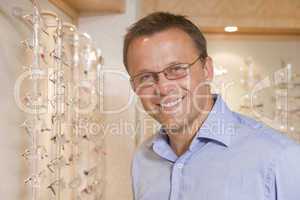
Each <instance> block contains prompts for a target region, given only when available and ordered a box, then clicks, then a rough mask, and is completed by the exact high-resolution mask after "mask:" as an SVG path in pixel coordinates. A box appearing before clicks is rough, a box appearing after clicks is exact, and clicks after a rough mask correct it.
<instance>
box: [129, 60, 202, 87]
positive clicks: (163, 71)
mask: <svg viewBox="0 0 300 200" xmlns="http://www.w3.org/2000/svg"><path fill="white" fill-rule="evenodd" d="M206 58H207V57H203V55H202V54H200V55H199V56H198V57H197V58H196V59H195V60H194V61H193V62H191V63H179V64H181V65H185V67H182V68H183V69H185V70H189V69H190V68H191V67H192V66H193V65H195V64H196V63H197V62H198V61H199V60H200V61H203V60H205V59H206ZM176 65H178V64H174V65H170V66H168V67H166V68H164V69H163V70H161V71H158V72H142V73H138V74H136V75H134V76H132V77H130V83H131V86H132V87H133V88H134V89H135V88H137V87H135V86H134V78H136V77H138V76H140V75H142V74H147V73H151V74H155V82H154V83H153V84H151V85H149V86H148V87H151V86H153V85H154V84H156V83H157V82H158V81H159V78H158V75H159V74H160V73H163V74H164V76H165V77H166V79H168V80H178V79H181V78H184V77H186V76H187V75H188V74H186V75H184V76H181V77H179V78H174V79H172V78H171V79H170V78H168V77H167V76H166V70H168V69H170V68H172V67H174V66H176ZM148 87H147V88H148Z"/></svg>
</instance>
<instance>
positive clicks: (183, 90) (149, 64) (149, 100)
mask: <svg viewBox="0 0 300 200" xmlns="http://www.w3.org/2000/svg"><path fill="white" fill-rule="evenodd" d="M198 57H199V51H198V50H197V48H196V46H195V44H194V43H193V40H192V39H191V38H190V37H189V35H188V34H186V33H185V32H184V31H182V30H180V29H176V28H172V29H167V30H165V31H162V32H159V33H156V34H154V35H151V36H142V37H139V38H136V39H134V40H133V41H132V43H131V44H130V45H129V48H128V53H127V60H128V71H129V74H130V76H131V77H133V76H135V75H137V74H140V73H143V72H160V71H162V70H164V69H166V67H169V66H173V65H176V64H181V63H192V62H193V61H195V60H196V59H197V58H198ZM187 71H188V74H187V75H186V76H185V77H182V78H180V79H176V80H168V79H167V78H166V76H165V75H164V73H159V75H158V78H159V79H158V81H157V83H156V84H154V85H152V86H151V87H146V88H143V87H142V86H141V87H134V90H135V92H136V94H137V95H138V96H139V98H140V99H141V102H142V104H143V106H144V109H145V110H146V111H147V112H148V113H149V114H150V115H151V116H152V117H153V118H154V119H156V120H157V121H158V122H160V123H161V124H162V125H164V126H165V127H167V128H172V129H173V131H174V130H175V131H176V130H182V128H184V127H185V126H186V125H188V124H190V123H192V122H193V121H194V120H195V119H196V118H197V117H199V116H200V115H201V113H203V109H204V108H205V106H206V105H207V103H208V102H207V97H208V95H209V94H210V90H209V86H207V84H205V81H207V80H211V78H212V66H211V59H210V58H206V59H205V60H198V61H197V62H196V63H195V64H194V65H193V66H191V67H190V68H189V70H187Z"/></svg>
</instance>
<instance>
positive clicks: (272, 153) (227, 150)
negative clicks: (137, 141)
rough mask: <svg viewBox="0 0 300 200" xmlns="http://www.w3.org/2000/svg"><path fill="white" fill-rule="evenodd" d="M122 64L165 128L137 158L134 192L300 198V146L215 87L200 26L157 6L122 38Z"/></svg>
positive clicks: (186, 198) (228, 199)
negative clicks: (232, 105)
mask: <svg viewBox="0 0 300 200" xmlns="http://www.w3.org/2000/svg"><path fill="white" fill-rule="evenodd" d="M123 53H124V57H123V59H124V64H125V66H126V68H127V71H128V73H129V75H130V77H131V84H132V87H133V89H134V91H135V92H136V94H137V95H138V96H139V98H140V99H141V102H142V104H143V107H144V108H145V110H146V111H147V112H148V113H149V114H150V115H151V116H152V117H153V118H154V119H156V120H157V121H158V122H159V123H160V124H161V125H162V128H161V130H160V131H159V132H158V134H156V135H155V136H154V137H153V138H150V139H149V140H148V141H146V142H145V143H144V144H143V145H141V147H140V148H139V150H138V151H137V152H136V154H135V157H134V160H133V163H132V178H133V191H134V198H135V199H136V200H156V199H159V200H168V199H170V200H275V199H277V200H300V147H299V145H298V144H297V143H295V142H293V141H292V140H290V139H288V138H287V137H285V136H284V135H282V134H279V133H277V132H276V131H274V130H272V129H270V128H268V127H266V126H265V125H263V124H261V123H258V122H256V121H254V120H252V119H250V118H247V117H244V116H242V115H240V114H237V113H234V112H232V111H230V110H229V109H228V107H227V106H226V104H225V102H224V101H223V100H222V98H221V96H219V95H215V94H211V91H210V86H209V84H208V83H209V82H210V81H211V80H212V78H213V66H212V59H211V58H210V57H209V56H208V55H207V51H206V40H205V38H204V37H203V35H202V33H201V32H200V30H199V29H198V28H197V27H196V26H195V25H194V24H193V23H192V22H190V21H189V20H188V19H186V18H185V17H183V16H178V15H173V14H170V13H164V12H157V13H153V14H150V15H148V16H146V17H145V18H143V19H141V20H139V21H138V22H137V23H135V24H134V25H133V26H132V27H130V29H129V30H128V32H127V34H126V36H125V41H124V49H123Z"/></svg>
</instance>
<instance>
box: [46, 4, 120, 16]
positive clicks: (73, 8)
mask: <svg viewBox="0 0 300 200" xmlns="http://www.w3.org/2000/svg"><path fill="white" fill-rule="evenodd" d="M50 2H51V3H53V4H54V5H56V6H57V7H58V8H60V9H61V10H62V11H64V12H65V13H66V14H67V15H69V16H70V17H71V18H72V19H73V20H77V19H78V16H79V15H81V14H104V13H105V14H107V13H122V12H124V11H125V3H126V2H125V0H109V1H108V0H50Z"/></svg>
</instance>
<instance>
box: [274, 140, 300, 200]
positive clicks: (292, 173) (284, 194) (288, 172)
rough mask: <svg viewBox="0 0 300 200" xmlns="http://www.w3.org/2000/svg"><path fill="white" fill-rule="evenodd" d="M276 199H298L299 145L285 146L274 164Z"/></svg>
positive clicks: (299, 191)
mask: <svg viewBox="0 0 300 200" xmlns="http://www.w3.org/2000/svg"><path fill="white" fill-rule="evenodd" d="M275 190H276V200H300V145H292V146H290V147H288V148H286V149H285V150H284V151H283V152H282V154H281V155H279V159H278V160H277V163H276V166H275Z"/></svg>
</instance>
